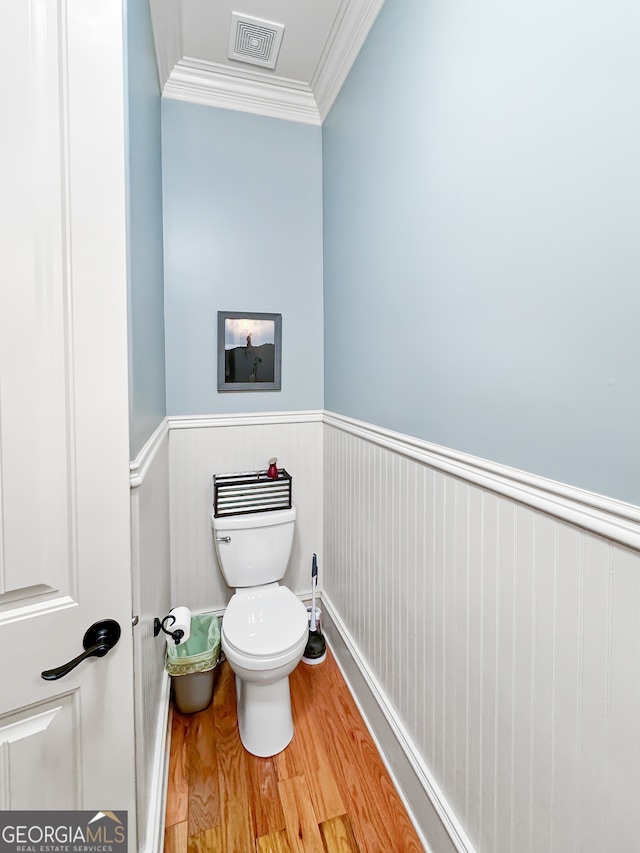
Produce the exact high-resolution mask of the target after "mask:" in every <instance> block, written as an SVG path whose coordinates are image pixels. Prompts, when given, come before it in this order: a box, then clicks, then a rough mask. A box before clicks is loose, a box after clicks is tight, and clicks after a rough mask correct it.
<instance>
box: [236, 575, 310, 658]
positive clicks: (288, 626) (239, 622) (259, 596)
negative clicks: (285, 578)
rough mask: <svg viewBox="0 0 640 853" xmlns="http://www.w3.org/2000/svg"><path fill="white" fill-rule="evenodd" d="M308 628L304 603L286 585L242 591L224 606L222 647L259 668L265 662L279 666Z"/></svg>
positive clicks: (294, 651)
mask: <svg viewBox="0 0 640 853" xmlns="http://www.w3.org/2000/svg"><path fill="white" fill-rule="evenodd" d="M308 628H309V624H308V620H307V610H306V608H305V606H304V604H303V603H302V602H301V601H300V599H299V598H297V597H296V596H295V595H294V594H293V593H292V592H291V590H290V589H288V588H287V587H286V586H268V587H257V588H255V589H248V590H242V591H241V592H237V593H236V594H235V595H234V596H233V597H232V598H231V601H230V602H229V604H228V605H227V609H226V611H225V614H224V617H223V620H222V639H223V647H226V650H227V651H231V652H232V654H233V652H234V651H235V652H236V653H237V654H238V655H240V656H241V657H242V658H243V659H244V660H245V661H247V663H249V666H251V664H250V662H251V661H253V662H254V663H255V668H256V669H262V668H263V667H264V665H265V664H267V663H268V662H272V663H273V664H276V665H278V664H281V663H285V662H286V661H288V660H289V659H292V658H293V657H295V655H296V654H298V652H299V647H300V644H301V642H303V641H304V642H305V643H306V637H307V632H308Z"/></svg>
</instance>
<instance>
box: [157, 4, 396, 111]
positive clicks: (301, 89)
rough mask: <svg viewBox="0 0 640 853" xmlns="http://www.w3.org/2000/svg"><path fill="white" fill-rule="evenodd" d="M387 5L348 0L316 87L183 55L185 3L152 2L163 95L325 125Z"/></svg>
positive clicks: (318, 72)
mask: <svg viewBox="0 0 640 853" xmlns="http://www.w3.org/2000/svg"><path fill="white" fill-rule="evenodd" d="M383 5H384V0H343V2H342V5H341V6H340V10H339V12H338V14H337V15H336V19H335V21H334V23H333V26H332V28H331V32H330V33H329V38H328V39H327V43H326V45H325V48H324V50H323V52H322V55H321V57H320V60H319V62H318V66H317V68H316V70H315V72H314V75H313V78H312V80H311V85H310V86H309V85H307V84H306V83H304V82H302V81H297V80H285V79H284V78H278V77H276V76H273V75H271V74H269V73H267V72H260V71H251V72H249V71H247V70H246V69H242V68H238V69H235V68H230V67H227V66H226V65H218V64H216V63H208V62H204V61H201V60H198V59H193V58H190V57H185V56H184V44H183V37H182V0H150V6H151V17H152V23H153V36H154V41H155V47H156V58H157V64H158V74H159V77H160V83H161V89H162V95H163V97H166V98H172V99H175V100H180V101H189V102H191V103H194V104H205V105H208V106H213V107H221V108H222V109H228V110H238V111H240V112H247V113H255V114H256V115H264V116H271V117H273V118H280V119H286V120H288V121H297V122H302V123H304V124H312V125H321V124H322V123H323V121H324V120H325V118H326V117H327V115H328V113H329V110H330V109H331V107H332V105H333V103H334V101H335V99H336V97H337V96H338V93H339V92H340V89H341V88H342V85H343V83H344V81H345V80H346V79H347V75H348V74H349V71H350V70H351V67H352V65H353V63H354V62H355V61H356V58H357V56H358V53H359V52H360V49H361V47H362V45H363V44H364V41H365V39H366V37H367V35H368V34H369V30H370V29H371V27H372V26H373V23H374V21H375V19H376V17H377V16H378V13H379V11H380V9H381V8H382V6H383Z"/></svg>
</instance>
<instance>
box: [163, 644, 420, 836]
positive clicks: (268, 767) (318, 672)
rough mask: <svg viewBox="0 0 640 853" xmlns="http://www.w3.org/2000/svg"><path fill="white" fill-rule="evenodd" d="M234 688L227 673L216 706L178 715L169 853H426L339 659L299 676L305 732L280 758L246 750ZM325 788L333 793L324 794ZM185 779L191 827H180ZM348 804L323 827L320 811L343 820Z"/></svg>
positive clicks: (294, 680)
mask: <svg viewBox="0 0 640 853" xmlns="http://www.w3.org/2000/svg"><path fill="white" fill-rule="evenodd" d="M234 682H235V680H234V675H233V672H232V671H231V669H230V668H229V665H228V664H226V663H225V664H223V665H221V667H220V675H219V677H218V684H217V686H216V688H215V693H214V703H213V707H210V708H209V709H208V710H207V711H202V712H200V713H199V714H187V715H182V717H181V716H179V715H178V712H177V711H176V712H175V713H176V717H175V729H174V728H173V725H172V730H173V731H174V736H173V738H172V744H171V747H172V748H171V758H170V761H171V766H170V770H169V789H170V792H169V795H168V797H169V800H171V798H173V804H172V806H171V808H169V805H168V811H167V828H166V837H165V851H166V853H204V851H206V853H218V851H219V853H249V851H255V850H257V851H258V853H327V851H328V850H329V851H331V853H334V850H338V851H340V853H347V851H348V853H352V849H351V848H352V847H353V845H355V847H354V848H353V849H356V850H357V849H359V851H360V853H389V851H393V853H418V851H420V852H421V853H423V848H422V847H421V845H420V841H419V839H418V837H417V835H416V833H415V830H414V828H413V826H412V824H411V822H410V820H409V817H408V815H407V813H406V811H405V809H404V806H403V804H402V801H401V800H400V798H399V796H398V793H397V791H396V790H395V788H394V786H393V784H392V782H391V779H390V777H389V774H388V773H387V770H386V768H385V766H384V763H383V762H382V759H381V757H380V755H379V754H378V752H377V750H376V748H375V745H374V743H373V740H372V738H371V735H370V734H369V731H368V730H367V728H366V726H365V724H364V722H363V720H362V718H361V717H360V714H359V712H358V709H357V707H356V705H355V702H354V700H353V697H352V696H351V694H350V693H349V690H348V688H347V686H346V684H345V682H344V679H343V678H342V675H341V673H340V670H339V668H338V667H337V664H336V662H335V660H334V659H333V657H332V655H331V653H329V654H328V655H327V660H326V662H325V663H323V664H321V665H320V666H317V667H308V666H305V665H304V664H301V665H300V666H299V667H298V668H297V669H296V670H295V671H294V672H293V673H292V675H291V695H292V707H293V711H294V725H295V727H296V728H295V733H294V737H293V741H292V742H291V744H290V745H289V746H288V747H287V748H286V749H285V750H284V751H283V752H282V753H280V754H279V755H276V756H274V757H273V758H269V759H262V758H256V757H255V756H252V755H250V754H249V753H248V752H247V751H246V750H245V749H244V748H243V747H242V744H241V742H240V735H239V732H238V727H237V712H236V700H235V683H234ZM181 738H182V745H181V744H180V739H181ZM174 739H175V743H174ZM181 761H182V763H183V766H182V767H180V766H176V764H179V763H180V762H181ZM214 769H215V772H214ZM320 779H324V780H325V782H326V786H327V791H333V793H330V794H327V793H322V792H319V791H317V790H315V786H316V783H317V782H318V781H319V780H320ZM183 780H186V782H187V785H188V789H189V791H188V803H189V809H188V814H189V818H188V819H185V820H178V817H180V816H181V815H184V808H185V807H184V800H185V793H184V781H183ZM327 780H329V781H327ZM172 786H173V787H175V788H176V789H177V790H175V791H172V790H171V788H172ZM314 790H315V794H314ZM336 790H337V792H338V796H337V797H336V795H335V791H336ZM338 799H339V800H340V801H341V804H342V811H341V812H340V814H337V815H336V814H330V815H327V816H326V817H324V818H323V819H321V818H319V816H318V812H317V811H316V809H318V811H320V813H321V814H322V812H323V811H324V812H327V811H329V812H330V811H331V810H334V811H335V809H337V808H338ZM327 802H330V803H331V802H333V805H331V806H328V805H327ZM169 820H171V821H173V822H172V823H171V824H169V822H168V821H169ZM189 820H190V821H191V825H190V824H189ZM347 821H348V824H349V825H350V828H351V835H349V831H348V829H347V824H346V822H347ZM318 824H320V827H319V826H318ZM193 830H195V831H193ZM329 845H333V849H332V848H331V846H329ZM346 845H351V847H350V846H346Z"/></svg>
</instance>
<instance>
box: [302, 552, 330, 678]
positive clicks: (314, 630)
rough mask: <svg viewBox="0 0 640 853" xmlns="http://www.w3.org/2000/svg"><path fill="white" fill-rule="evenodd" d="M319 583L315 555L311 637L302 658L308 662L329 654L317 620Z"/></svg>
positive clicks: (312, 575)
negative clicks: (317, 587)
mask: <svg viewBox="0 0 640 853" xmlns="http://www.w3.org/2000/svg"><path fill="white" fill-rule="evenodd" d="M317 585H318V558H317V557H316V555H315V554H314V555H313V560H312V562H311V619H310V622H309V639H308V640H307V645H306V646H305V649H304V654H303V655H302V660H303V661H304V662H305V663H308V664H316V663H322V661H323V660H324V659H325V658H326V656H327V645H326V643H325V641H324V637H323V636H322V631H321V629H320V624H319V623H318V621H317V620H316V586H317Z"/></svg>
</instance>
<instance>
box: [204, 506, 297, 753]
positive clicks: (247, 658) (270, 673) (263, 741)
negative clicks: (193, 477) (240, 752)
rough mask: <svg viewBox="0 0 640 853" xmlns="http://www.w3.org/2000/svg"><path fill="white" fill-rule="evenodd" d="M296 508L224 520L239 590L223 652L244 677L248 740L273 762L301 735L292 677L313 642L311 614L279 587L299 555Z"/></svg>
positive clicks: (239, 687) (220, 532)
mask: <svg viewBox="0 0 640 853" xmlns="http://www.w3.org/2000/svg"><path fill="white" fill-rule="evenodd" d="M295 520H296V510H295V507H292V508H291V509H284V510H274V511H271V512H256V513H247V514H246V515H236V516H228V517H226V518H216V517H215V516H212V524H213V530H214V538H215V545H216V553H217V555H218V562H219V564H220V567H221V569H222V574H223V575H224V579H225V581H226V582H227V584H228V585H229V586H231V587H234V588H235V590H236V592H235V595H234V596H233V597H232V598H231V601H230V602H229V604H228V605H227V609H226V611H225V614H224V617H223V619H222V632H221V641H222V649H223V651H224V653H225V655H226V657H227V660H228V661H229V665H230V666H231V669H232V670H233V671H234V672H235V674H236V699H237V705H238V727H239V729H240V739H241V740H242V743H243V745H244V747H245V749H246V750H248V752H251V753H253V755H258V756H261V757H263V758H266V757H268V756H270V755H275V754H276V753H278V752H281V751H282V750H283V749H284V748H285V746H287V744H288V743H289V742H290V740H291V738H292V737H293V719H292V716H291V697H290V694H289V674H290V673H291V672H293V670H294V669H295V668H296V666H297V665H298V663H299V662H300V659H301V658H302V653H303V652H304V648H305V646H306V644H307V640H308V637H309V623H308V620H307V609H306V607H305V606H304V604H303V603H302V602H301V601H300V599H299V598H297V597H296V596H295V595H294V594H293V593H292V592H291V590H290V589H288V588H287V587H286V586H280V584H279V583H278V581H279V580H281V579H282V578H283V577H284V573H285V571H286V568H287V563H288V561H289V554H290V553H291V545H292V542H293V528H294V524H295Z"/></svg>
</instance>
